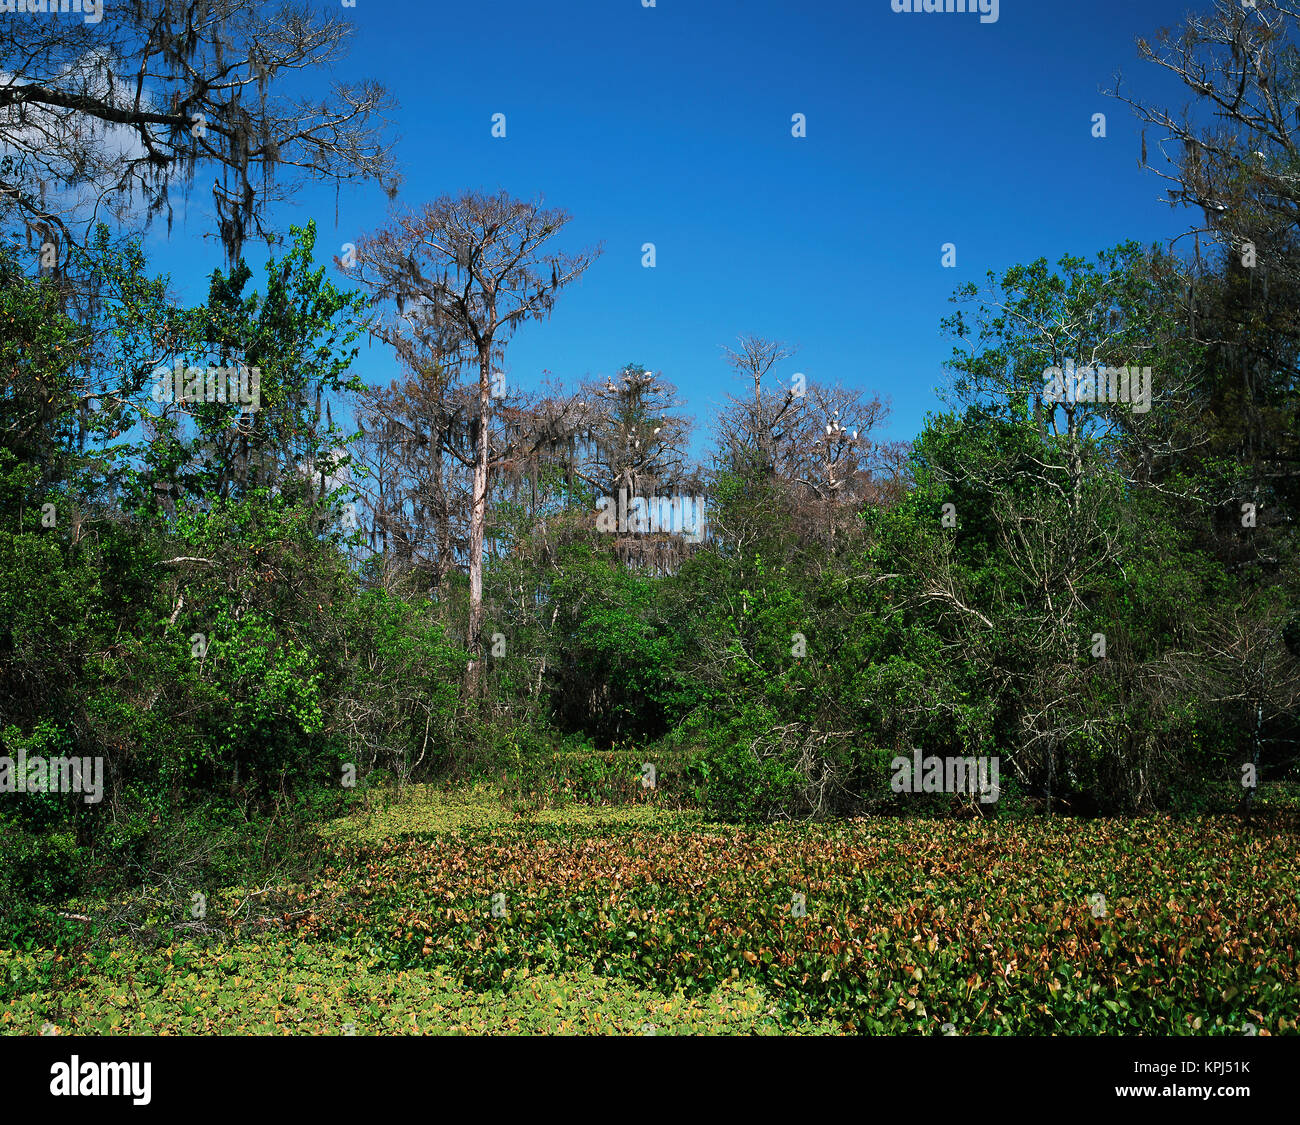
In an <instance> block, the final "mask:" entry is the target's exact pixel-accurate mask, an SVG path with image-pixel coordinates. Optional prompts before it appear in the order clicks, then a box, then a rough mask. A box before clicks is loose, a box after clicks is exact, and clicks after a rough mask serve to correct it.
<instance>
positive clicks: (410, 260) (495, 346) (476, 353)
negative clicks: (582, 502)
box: [357, 191, 600, 694]
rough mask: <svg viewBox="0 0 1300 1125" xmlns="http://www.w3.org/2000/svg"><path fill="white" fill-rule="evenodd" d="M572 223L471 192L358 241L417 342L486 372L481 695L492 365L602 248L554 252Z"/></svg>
mask: <svg viewBox="0 0 1300 1125" xmlns="http://www.w3.org/2000/svg"><path fill="white" fill-rule="evenodd" d="M568 221H569V215H568V214H567V213H566V212H564V211H560V210H556V209H544V208H543V207H542V205H541V201H540V200H536V201H522V200H516V199H511V198H510V196H509V195H508V194H507V193H506V192H504V191H500V192H497V193H495V194H486V193H483V192H474V191H471V192H466V193H465V194H463V195H461V196H458V197H456V196H450V195H448V196H443V197H441V198H440V199H437V200H435V201H434V202H432V203H429V204H427V205H425V206H424V207H423V208H422V209H420V210H419V211H418V212H415V213H410V214H407V215H405V216H403V217H401V218H399V219H398V220H397V222H396V223H395V224H394V225H392V226H391V227H389V228H387V229H386V230H383V231H380V232H378V233H377V234H374V235H372V236H369V237H367V238H364V239H362V240H360V241H359V242H358V244H357V257H358V269H359V276H360V277H361V279H362V280H363V282H364V283H365V284H366V285H368V286H369V287H370V289H371V290H372V292H373V293H374V294H375V296H376V297H377V298H379V299H380V300H383V301H391V302H393V303H395V305H396V307H397V316H398V317H405V327H404V329H403V331H404V332H405V333H406V334H407V335H408V336H409V337H410V338H411V339H412V340H413V341H414V345H413V346H414V347H416V348H418V349H419V350H422V351H424V352H426V353H428V354H430V355H432V356H434V357H436V359H437V361H438V362H439V363H440V364H441V365H442V366H443V367H444V368H446V369H447V370H449V371H457V372H458V371H460V370H461V369H462V368H463V367H466V366H468V367H470V369H471V371H472V373H473V376H476V377H477V380H476V385H474V386H473V389H472V391H470V395H471V396H472V397H470V399H469V401H468V402H467V403H466V407H467V416H468V421H469V429H470V435H469V436H470V439H471V443H472V445H473V483H472V486H471V492H470V520H469V560H468V564H469V587H470V591H469V627H468V638H467V639H468V648H469V651H470V661H469V667H468V668H467V670H466V685H467V687H468V688H469V689H470V691H471V693H472V694H478V692H479V689H480V686H481V683H482V677H481V665H482V651H483V646H482V636H481V634H482V627H483V544H484V535H485V531H486V527H487V504H488V491H489V485H490V480H489V478H490V476H491V474H492V472H493V470H494V469H495V468H498V467H500V464H501V460H500V459H501V457H502V456H503V454H501V453H500V452H498V453H497V455H496V456H495V457H494V453H493V449H492V442H491V430H492V414H493V405H492V404H493V399H494V390H495V391H496V392H497V396H499V395H500V394H501V393H503V392H504V376H500V377H499V378H497V379H494V378H493V364H494V362H500V361H501V358H502V356H503V353H504V348H505V343H506V341H507V340H508V339H509V337H510V336H511V335H512V334H513V333H514V332H515V330H516V329H518V328H519V326H520V325H522V324H524V323H525V322H527V321H529V320H534V319H541V318H544V317H547V316H549V315H550V313H551V310H552V309H553V308H554V307H555V300H556V296H557V294H558V293H559V291H560V290H561V289H562V288H564V287H565V286H566V285H568V284H569V283H570V282H573V281H576V280H577V279H578V278H579V277H580V276H581V275H582V274H583V272H584V271H585V270H586V269H587V267H588V266H590V265H591V263H592V262H593V261H594V260H595V258H596V256H597V255H598V254H599V252H600V250H599V248H595V249H591V250H584V251H581V252H579V253H577V254H563V253H546V252H545V246H546V244H547V243H548V242H549V241H550V240H551V239H552V238H553V237H554V236H555V235H556V234H557V233H558V232H559V231H560V230H561V229H562V228H563V227H564V225H565V224H566V223H567V222H568ZM408 310H409V313H410V315H409V316H408V315H407V314H408ZM394 334H396V330H394ZM467 390H468V388H467ZM572 414H573V410H570V411H568V412H566V413H565V414H564V415H562V417H561V418H560V419H559V421H558V422H557V424H563V425H572V426H574V427H575V428H576V426H577V418H576V417H575V416H571V415H572ZM512 455H513V454H507V455H506V456H507V457H508V456H512Z"/></svg>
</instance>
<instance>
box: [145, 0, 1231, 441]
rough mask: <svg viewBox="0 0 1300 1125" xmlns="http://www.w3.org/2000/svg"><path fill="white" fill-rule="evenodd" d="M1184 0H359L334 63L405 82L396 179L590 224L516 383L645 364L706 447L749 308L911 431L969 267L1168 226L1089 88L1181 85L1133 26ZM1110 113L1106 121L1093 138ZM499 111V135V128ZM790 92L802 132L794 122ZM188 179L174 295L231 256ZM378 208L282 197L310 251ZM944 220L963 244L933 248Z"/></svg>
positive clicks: (1130, 134) (525, 335) (376, 199)
mask: <svg viewBox="0 0 1300 1125" xmlns="http://www.w3.org/2000/svg"><path fill="white" fill-rule="evenodd" d="M1206 2H1208V0H1206ZM1189 6H1193V5H1189V4H1188V3H1187V0H1179V2H1171V0H1142V3H1141V4H1138V5H1135V4H1133V3H1131V0H1087V2H1086V3H1085V2H1078V3H1070V2H1068V0H1002V3H1001V5H1000V11H999V18H998V20H997V22H996V23H990V24H983V23H981V22H980V20H979V17H978V16H975V15H968V14H957V13H953V14H927V13H922V14H903V13H895V12H893V11H892V10H891V5H890V0H856V2H851V3H850V2H840V0H835V2H829V0H827V2H817V0H812V2H809V3H805V4H780V3H775V2H771V0H749V2H746V3H740V2H722V0H692V2H689V3H687V2H684V0H658V2H657V4H656V6H655V7H653V8H643V7H642V6H641V0H550V2H547V3H539V2H537V0H534V2H531V3H528V2H524V0H507V2H480V3H474V4H465V5H452V4H446V3H433V4H400V5H399V4H390V3H380V2H379V0H356V6H355V7H353V8H342V7H340V8H339V12H340V13H341V14H342V16H343V17H344V18H346V19H349V20H351V21H352V22H354V23H355V24H356V27H357V35H356V39H355V41H354V44H353V48H352V52H351V55H350V58H349V61H348V62H347V64H346V65H345V67H344V68H343V69H341V70H340V72H339V77H341V78H344V79H349V80H355V79H361V78H374V79H377V80H378V81H380V82H382V83H384V84H385V85H386V86H388V87H389V89H390V90H391V91H392V93H393V94H394V95H395V96H396V98H397V101H398V103H399V106H398V109H397V111H396V113H395V115H394V125H395V132H396V134H397V135H398V142H397V157H398V160H399V162H400V164H401V166H402V171H403V174H404V179H405V182H404V185H403V189H402V194H401V197H400V199H399V204H400V203H405V204H406V205H409V206H418V205H419V204H421V203H423V202H424V201H426V200H428V199H432V198H434V197H436V196H438V195H441V194H443V193H446V192H458V191H460V190H463V189H466V188H471V187H474V188H487V189H496V188H498V187H504V188H506V189H507V190H508V191H510V192H511V193H512V194H514V195H516V196H523V197H533V196H536V195H537V194H538V193H541V194H543V195H544V197H545V200H546V203H547V204H548V205H550V206H557V207H562V208H564V209H565V210H567V211H569V212H570V213H571V214H572V216H573V221H572V222H571V223H570V224H569V225H568V227H566V228H565V231H564V232H563V234H562V235H561V236H560V237H561V242H560V245H563V246H566V247H568V248H577V247H579V246H585V245H589V244H592V243H597V242H603V243H604V244H605V252H604V255H603V256H602V257H601V258H600V259H599V260H598V261H597V263H596V264H595V265H594V266H593V267H592V268H591V269H590V270H589V271H588V273H587V274H586V276H585V278H584V279H583V280H582V282H581V283H580V284H579V285H576V286H574V287H572V288H570V289H569V290H567V291H565V292H562V293H561V296H560V301H559V304H558V305H557V309H556V312H555V314H554V316H553V317H552V318H551V319H550V320H549V321H546V322H542V323H540V324H531V325H529V326H527V327H526V328H525V329H523V330H522V331H521V332H520V333H519V334H518V335H517V336H516V337H515V339H514V340H513V342H512V343H511V344H510V345H509V348H508V350H507V354H506V369H507V371H508V372H509V376H510V378H511V379H512V380H517V381H519V382H520V383H521V384H523V385H525V386H532V385H536V383H537V382H538V381H539V380H540V377H541V375H542V372H543V371H544V370H547V371H550V372H551V373H552V374H553V375H555V376H556V377H558V378H560V379H561V380H563V381H566V382H568V381H576V380H577V379H580V378H583V377H585V376H588V375H591V376H595V375H600V374H606V373H611V372H613V371H615V370H617V369H618V368H619V367H621V366H622V365H623V364H624V363H627V362H633V361H634V362H639V363H643V364H645V365H646V366H648V367H650V368H652V369H654V370H661V371H662V372H663V373H664V376H665V377H666V378H667V379H669V380H670V381H672V382H673V383H675V384H676V385H677V386H678V388H679V390H680V391H681V393H682V395H683V396H684V397H685V399H686V400H687V404H688V411H689V412H690V413H692V414H693V415H694V416H695V417H696V418H697V420H698V423H699V426H698V429H697V434H696V442H695V448H696V452H697V453H702V451H703V449H704V448H705V445H706V443H707V436H708V435H707V429H708V419H709V417H710V415H711V414H712V412H713V411H714V409H715V408H716V407H717V405H718V404H719V403H721V402H722V401H723V398H724V396H725V394H726V393H727V392H728V391H729V390H730V391H736V390H739V389H740V387H739V384H738V383H737V382H736V381H735V380H734V379H733V378H732V377H731V376H730V374H729V371H728V368H727V367H726V365H725V363H724V361H723V359H722V356H721V348H722V346H723V345H724V344H729V343H734V342H735V338H736V336H737V335H738V334H740V333H742V332H751V333H755V334H758V335H762V336H767V337H770V338H777V339H782V340H786V341H788V342H790V343H792V344H796V345H798V348H799V350H798V354H797V355H796V357H795V358H794V359H793V360H790V361H787V363H786V364H785V365H783V367H782V368H781V369H780V372H781V374H782V375H783V376H786V377H788V376H789V375H791V374H793V373H794V372H796V371H800V372H803V373H804V374H806V375H807V377H808V378H809V379H810V380H821V381H825V382H829V383H835V382H838V383H842V384H845V385H848V386H859V387H863V388H865V389H867V390H870V391H874V392H877V393H879V394H880V395H881V396H882V397H886V398H888V399H889V400H890V401H891V402H892V405H893V415H892V417H891V419H890V422H889V426H888V436H890V437H894V438H899V439H907V438H910V437H913V436H914V435H915V434H916V433H917V432H918V431H919V429H920V427H921V425H922V423H923V419H924V416H925V414H926V413H927V412H928V411H930V410H933V409H936V408H938V407H939V405H940V403H939V400H938V398H937V397H936V394H935V388H936V387H937V386H939V385H940V384H941V383H942V382H943V379H944V375H943V371H942V363H943V361H944V360H945V359H946V358H947V357H948V356H949V355H950V354H951V343H949V342H947V341H945V340H944V339H943V338H942V337H941V335H940V332H939V321H940V318H941V317H943V316H944V315H946V314H947V313H948V312H949V311H950V310H951V307H952V306H951V305H950V304H949V302H948V297H949V296H950V295H951V293H952V291H953V289H954V288H955V287H956V286H957V285H959V284H961V283H963V282H965V281H969V280H979V279H982V278H983V276H984V274H985V273H986V271H988V270H990V269H992V270H995V271H1001V270H1003V269H1005V268H1006V267H1007V266H1009V265H1011V264H1014V263H1016V262H1024V261H1029V260H1032V259H1034V258H1037V257H1040V256H1046V257H1047V258H1049V259H1050V260H1053V261H1055V260H1056V259H1057V258H1058V257H1060V255H1061V254H1063V253H1067V252H1069V253H1078V254H1086V255H1092V254H1093V253H1095V252H1096V251H1098V250H1100V249H1102V248H1104V247H1108V246H1111V245H1114V244H1115V243H1117V242H1120V241H1123V240H1125V239H1128V238H1137V239H1139V240H1141V241H1143V242H1150V241H1153V240H1162V241H1163V240H1167V239H1168V238H1170V237H1171V236H1173V235H1175V234H1177V233H1180V232H1181V231H1183V230H1185V229H1186V228H1187V226H1188V225H1189V224H1190V223H1191V222H1192V221H1193V220H1194V218H1195V217H1196V216H1193V215H1191V214H1189V213H1188V212H1186V211H1183V210H1173V209H1171V208H1170V207H1169V206H1168V204H1165V203H1161V202H1160V198H1161V196H1162V194H1163V191H1162V181H1160V180H1159V179H1158V178H1157V177H1156V176H1154V175H1153V174H1151V173H1144V172H1142V171H1141V170H1140V169H1139V168H1138V155H1139V128H1138V124H1137V122H1136V120H1135V119H1134V118H1133V116H1132V114H1131V112H1130V111H1129V110H1128V108H1127V107H1126V106H1125V105H1124V104H1123V103H1122V102H1119V101H1117V100H1116V99H1114V98H1108V97H1105V96H1103V94H1102V93H1101V91H1102V89H1104V88H1107V87H1109V86H1110V84H1111V81H1112V79H1113V77H1114V75H1115V73H1116V72H1117V71H1118V70H1122V71H1123V73H1124V77H1125V84H1126V87H1128V88H1130V89H1132V90H1136V91H1140V92H1141V93H1142V94H1144V95H1146V96H1149V97H1156V98H1157V99H1158V100H1163V101H1165V102H1169V103H1172V104H1173V105H1174V106H1175V107H1177V106H1181V105H1182V104H1183V103H1184V102H1185V100H1186V98H1185V96H1184V95H1183V93H1182V92H1181V90H1180V89H1179V88H1176V87H1175V86H1174V85H1172V84H1171V83H1170V81H1169V80H1168V79H1167V78H1166V77H1165V76H1164V75H1163V74H1162V73H1161V72H1160V71H1158V70H1157V69H1156V68H1155V67H1154V66H1152V65H1150V64H1144V63H1142V62H1141V61H1140V60H1139V59H1138V57H1137V52H1136V48H1135V47H1134V43H1133V41H1134V38H1135V37H1136V36H1138V35H1143V36H1147V37H1152V36H1153V35H1154V33H1155V31H1156V30H1157V29H1158V28H1160V27H1163V26H1171V25H1176V24H1178V23H1179V22H1181V19H1182V16H1183V14H1184V12H1185V11H1186V10H1187V9H1188V7H1189ZM1202 6H1203V5H1202ZM1098 112H1101V113H1105V114H1106V116H1107V137H1106V138H1105V139H1094V138H1093V136H1092V115H1093V114H1094V113H1098ZM495 113H504V114H505V115H506V137H505V138H504V139H498V138H493V137H492V136H491V126H492V120H491V119H492V115H493V114H495ZM794 113H803V114H804V115H805V116H806V121H807V136H806V137H805V138H802V139H796V138H794V137H792V136H791V115H792V114H794ZM1155 139H1156V138H1154V137H1151V138H1150V141H1151V147H1152V151H1153V152H1154V150H1155V145H1154V141H1155ZM202 196H203V193H202V192H201V191H200V190H199V189H198V188H197V187H196V189H195V191H194V194H193V197H192V199H193V202H192V205H191V210H190V213H189V215H188V217H187V220H186V222H185V223H184V224H183V225H182V224H178V225H177V226H176V227H174V228H173V231H172V234H171V237H170V239H169V240H166V239H165V233H164V232H163V231H162V230H161V228H160V229H159V230H158V231H156V232H155V234H154V236H153V237H151V239H150V243H151V245H153V247H154V250H153V252H152V254H151V259H152V261H153V262H154V264H155V266H156V267H157V268H159V269H162V270H170V271H172V272H173V275H174V277H175V278H176V281H177V283H178V285H179V286H180V287H181V290H182V292H183V294H184V295H185V296H186V297H187V298H189V299H198V298H199V297H200V296H201V293H202V289H203V286H202V285H198V284H194V283H193V282H192V281H191V280H189V279H194V278H196V277H197V276H198V275H197V274H196V272H195V268H196V265H199V264H200V263H201V265H202V271H203V272H206V271H208V270H210V269H211V268H214V267H216V266H219V265H220V264H221V263H220V255H219V251H218V250H217V248H216V246H215V244H214V242H213V240H211V239H208V240H201V239H200V238H199V235H200V234H201V232H202V229H203V226H204V219H205V212H206V210H207V209H208V207H209V205H208V204H207V203H206V200H204V199H203V198H202ZM387 208H388V202H387V200H386V198H385V197H384V195H383V193H382V192H381V191H379V190H378V188H372V189H365V190H354V191H346V192H344V193H343V194H342V195H341V197H340V198H339V199H338V200H337V222H336V215H335V212H336V200H335V195H334V193H333V191H319V192H316V191H306V192H303V193H301V194H300V195H299V196H298V198H297V199H296V201H295V206H294V207H293V208H287V207H286V208H282V209H281V210H280V211H279V212H278V213H276V215H275V216H274V217H275V218H276V219H277V221H278V223H279V225H281V226H282V227H287V226H288V224H289V223H290V222H294V221H302V220H305V219H306V218H308V217H314V218H316V220H317V221H318V224H319V227H320V241H319V243H318V256H319V257H321V258H323V259H324V258H327V257H328V255H330V254H334V253H338V252H339V249H340V248H341V246H342V244H343V243H345V242H352V241H355V240H356V238H357V236H358V235H359V234H362V233H367V232H371V231H374V230H375V229H376V228H378V227H379V226H381V225H383V224H384V223H385V219H386V215H387ZM645 242H653V243H654V244H655V247H656V253H657V265H656V267H655V268H653V269H645V268H643V267H642V265H641V257H642V254H641V247H642V244H643V243H645ZM946 242H952V243H954V244H955V245H956V247H957V266H956V268H955V269H945V268H943V267H942V266H941V264H940V259H941V251H940V248H941V246H942V244H943V243H946ZM257 253H258V249H257V248H256V247H253V248H251V250H250V260H251V259H252V258H253V257H254V256H256V255H257ZM182 276H184V278H185V279H186V280H185V281H184V283H183V284H182ZM357 369H358V371H359V372H360V374H361V375H362V377H363V378H365V379H366V381H367V382H371V383H382V382H387V381H388V380H389V379H390V378H392V377H394V376H395V375H396V374H397V367H396V362H395V360H394V359H393V358H392V357H391V355H390V354H388V353H386V352H385V351H384V350H383V349H380V348H371V349H367V350H366V351H365V352H364V353H363V355H362V356H361V357H360V358H359V360H358V364H357Z"/></svg>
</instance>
